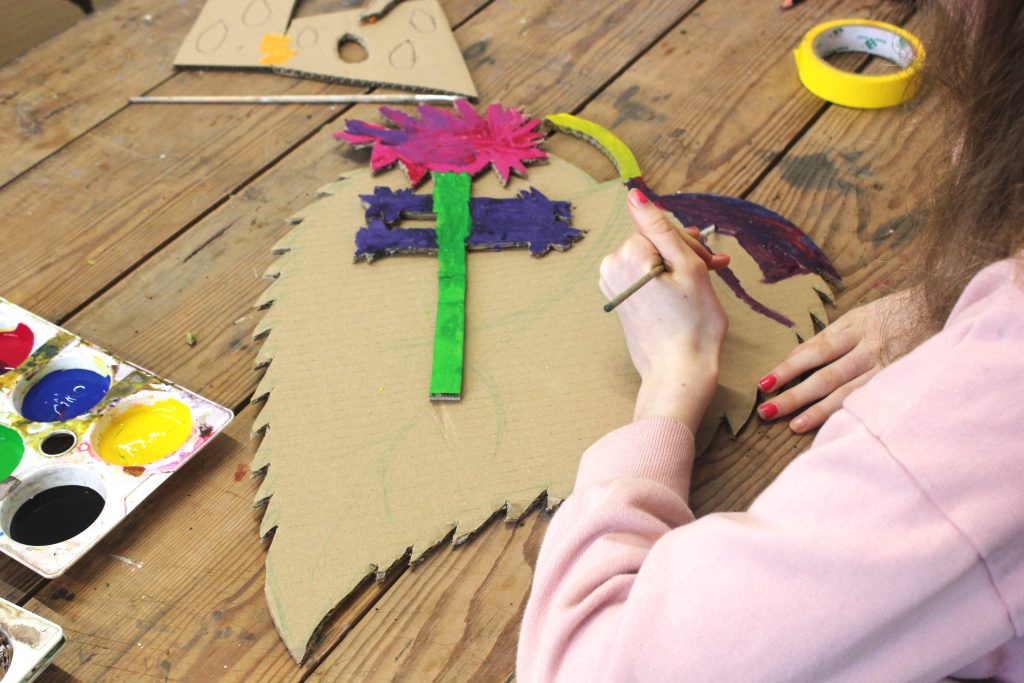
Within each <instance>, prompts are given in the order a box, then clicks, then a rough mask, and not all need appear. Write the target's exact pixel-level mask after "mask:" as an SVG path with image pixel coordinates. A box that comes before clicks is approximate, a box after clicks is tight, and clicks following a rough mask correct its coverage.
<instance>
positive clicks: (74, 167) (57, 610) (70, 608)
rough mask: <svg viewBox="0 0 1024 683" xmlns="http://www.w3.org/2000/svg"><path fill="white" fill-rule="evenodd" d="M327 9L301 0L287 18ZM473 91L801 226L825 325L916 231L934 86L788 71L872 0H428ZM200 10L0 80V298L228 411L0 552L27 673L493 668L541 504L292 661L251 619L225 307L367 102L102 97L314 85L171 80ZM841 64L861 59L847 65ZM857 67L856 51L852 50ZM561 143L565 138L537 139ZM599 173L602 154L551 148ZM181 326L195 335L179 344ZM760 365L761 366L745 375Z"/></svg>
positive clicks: (529, 558) (350, 164)
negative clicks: (890, 94) (48, 643)
mask: <svg viewBox="0 0 1024 683" xmlns="http://www.w3.org/2000/svg"><path fill="white" fill-rule="evenodd" d="M343 4H344V5H351V4H355V3H351V2H344V3H343V2H338V1H337V0H334V1H333V2H328V1H327V0H322V1H319V2H308V3H307V4H306V5H304V6H303V10H304V12H310V13H312V12H315V11H322V10H323V9H331V8H336V7H338V6H339V5H343ZM443 4H444V6H445V9H446V11H447V13H448V16H449V19H450V20H451V22H452V24H453V26H454V27H455V34H456V36H457V38H458V40H459V43H460V44H461V45H462V47H463V49H464V50H465V54H466V58H467V60H468V63H469V66H470V68H471V71H472V74H473V77H474V79H475V81H476V83H477V86H478V87H479V89H480V93H481V100H482V101H483V102H490V101H501V102H504V103H506V104H515V105H522V106H525V108H526V109H527V111H528V112H530V113H533V114H540V115H543V114H546V113H553V112H559V111H570V112H574V113H579V114H581V115H582V116H584V117H587V118H590V119H593V120H595V121H598V122H600V123H602V124H604V125H605V126H607V127H609V128H611V129H613V130H614V131H615V132H616V133H617V134H618V135H619V136H621V137H622V138H623V139H624V140H626V141H627V143H628V144H629V145H630V146H631V147H632V148H633V150H634V151H635V152H636V154H637V156H638V158H639V159H640V162H641V164H642V166H643V168H644V169H645V171H646V174H645V175H646V177H647V178H648V180H649V181H651V184H652V185H653V186H654V187H657V188H659V189H660V190H662V191H675V190H679V189H686V190H688V191H711V192H718V193H724V194H732V195H736V196H740V197H746V198H749V199H751V200H753V201H757V202H761V203H764V204H766V205H767V206H769V207H770V208H772V209H775V210H777V211H779V212H781V213H783V214H785V215H787V216H788V217H790V218H791V219H792V220H793V221H794V222H796V223H797V224H798V225H801V226H802V227H803V228H804V229H805V230H806V231H807V232H809V233H810V234H811V235H812V236H813V237H814V239H815V240H817V242H818V243H819V244H820V245H822V247H823V248H824V250H825V251H826V253H828V254H829V255H830V256H831V257H832V258H833V260H834V261H835V263H836V265H837V267H838V269H839V271H840V272H841V273H842V275H843V276H844V278H845V280H846V287H845V290H844V291H843V292H842V293H841V295H840V296H839V299H838V307H837V309H836V311H834V313H835V314H838V313H839V312H842V311H844V310H846V309H848V308H850V307H851V306H853V305H855V304H857V303H858V302H860V301H863V300H866V299H870V298H873V297H875V296H877V295H878V294H879V292H880V291H883V290H885V289H886V288H888V287H891V286H893V285H895V284H898V283H899V281H900V278H901V277H902V276H901V275H900V265H901V263H902V261H903V260H904V254H905V253H906V251H905V250H906V248H907V246H908V245H909V244H911V243H912V239H911V238H912V237H913V235H914V233H915V228H916V227H917V226H918V224H919V222H920V221H919V216H920V213H919V209H918V207H919V205H920V200H919V196H920V190H919V187H920V186H922V185H923V184H924V181H925V180H927V177H928V170H927V165H926V164H922V163H921V160H922V157H923V155H924V154H925V152H926V151H928V150H929V149H930V147H931V146H932V145H933V143H934V141H935V140H934V135H932V134H931V133H930V131H929V127H928V126H926V125H923V124H924V123H925V122H927V121H928V120H929V118H930V114H931V112H932V110H933V104H934V102H933V101H932V100H929V99H928V98H920V99H919V100H917V101H915V102H914V103H912V104H911V105H910V106H909V107H905V108H901V109H897V110H890V111H879V112H864V111H853V110H848V109H843V108H839V107H833V106H828V105H826V104H825V103H823V102H822V101H820V100H818V99H817V98H815V97H814V96H812V95H810V94H809V93H807V92H806V91H804V90H803V88H802V87H801V86H800V84H799V82H798V81H797V78H796V74H795V69H794V65H793V63H792V57H791V55H790V50H791V49H792V48H793V47H794V46H795V45H796V43H797V41H798V39H799V38H800V36H801V35H802V34H803V33H804V32H805V31H806V30H807V29H809V28H811V27H812V26H813V25H814V24H816V23H818V22H820V21H823V20H826V19H830V18H836V17H841V16H844V15H860V16H871V17H874V18H877V19H883V20H889V21H893V22H896V23H905V24H907V25H908V26H910V27H911V28H913V26H915V25H916V17H913V16H912V15H911V13H910V11H909V10H908V9H907V8H905V7H904V6H902V5H899V4H897V3H893V2H889V1H888V0H810V1H809V2H807V3H806V4H804V5H801V6H800V7H798V8H797V9H795V10H793V11H790V12H785V13H783V12H780V11H779V10H778V9H777V7H776V3H775V0H703V1H702V0H633V1H631V2H625V1H623V0H587V2H563V3H550V2H539V1H534V0H443ZM201 5H202V0H176V1H173V2H172V1H170V0H168V1H165V2H158V1H157V0H121V1H120V2H119V3H116V4H114V5H113V6H112V7H111V8H110V9H107V10H104V11H102V12H100V13H98V14H96V15H93V16H91V17H90V18H88V19H87V20H85V21H83V22H81V23H80V24H79V25H78V26H76V27H75V28H73V29H72V30H70V31H68V32H66V33H65V34H63V35H61V36H59V37H58V38H57V39H55V40H54V41H52V42H50V43H48V44H46V45H44V46H42V47H39V48H37V49H35V50H33V51H32V52H30V53H29V54H27V55H26V56H25V57H24V58H22V59H21V60H19V61H18V62H16V63H13V64H10V65H8V66H7V67H5V68H3V69H2V70H0V120H2V127H0V158H2V160H3V161H2V164H0V215H2V216H3V224H2V225H3V227H2V235H3V242H2V243H3V246H4V254H3V257H2V264H3V266H2V268H0V294H2V295H3V296H5V297H7V298H9V299H11V300H12V301H14V302H15V303H18V304H20V305H22V306H24V307H26V308H29V309H31V310H33V311H35V312H37V313H39V314H40V315H42V316H44V317H46V318H47V319H49V320H52V321H55V322H57V323H59V324H61V325H65V326H66V327H68V328H70V329H71V330H73V331H75V332H77V333H79V334H81V335H82V336H83V337H85V338H86V339H89V340H91V341H94V342H96V343H99V344H100V345H102V346H105V347H106V348H108V349H110V350H111V351H113V352H115V353H117V354H119V355H122V356H124V357H126V358H128V359H131V360H133V361H134V362H136V363H139V364H141V365H142V366H144V367H147V368H150V369H152V370H154V371H155V372H157V373H159V374H162V375H164V376H167V377H170V378H171V379H173V380H175V381H178V382H180V383H182V384H184V385H185V386H187V387H189V388H191V389H194V390H196V391H199V392H201V393H203V394H205V395H207V396H209V397H211V398H212V399H214V400H216V401H219V402H221V403H223V404H225V405H228V406H230V407H233V408H234V409H235V410H236V411H237V412H238V418H237V419H236V421H235V422H234V423H233V424H232V425H231V427H230V428H229V429H228V431H227V433H226V434H224V435H222V436H221V437H220V438H218V439H217V440H216V441H215V442H214V443H213V444H212V445H211V447H209V448H208V449H207V450H205V451H203V452H202V453H201V454H200V455H199V456H198V457H197V458H196V459H195V460H194V461H192V462H190V463H189V464H188V465H187V466H186V467H184V468H183V470H182V471H181V472H179V473H178V474H177V475H176V476H175V477H174V478H173V479H171V480H170V481H169V482H168V483H167V484H166V485H165V486H164V487H162V488H161V489H160V490H159V491H157V492H156V494H154V495H153V496H152V497H151V498H150V499H148V500H147V501H146V502H145V503H144V504H143V505H142V506H141V507H140V508H139V509H138V510H137V511H136V512H134V513H133V514H132V515H131V516H130V517H129V518H128V519H127V520H126V522H125V523H124V524H122V525H121V526H120V527H119V528H118V529H116V530H115V531H114V532H113V533H111V534H110V535H109V536H108V537H107V538H106V539H105V540H104V541H103V542H102V543H101V544H100V545H99V546H97V547H96V548H95V549H94V550H93V551H92V552H91V553H90V554H89V555H87V556H86V558H85V559H83V560H82V561H81V562H80V563H79V564H78V565H76V566H75V567H74V568H72V569H71V570H70V571H69V572H68V573H67V574H66V575H65V576H63V577H61V578H59V579H56V580H53V581H46V580H43V579H40V578H39V577H37V576H35V575H34V574H32V573H31V572H29V571H27V570H25V569H23V568H21V567H20V565H18V564H16V563H15V562H13V561H9V560H7V559H6V558H4V559H2V560H0V577H2V587H3V595H5V596H6V597H7V598H9V599H11V600H14V601H16V602H18V603H19V604H22V605H25V606H26V607H27V608H28V609H30V610H32V611H34V612H37V613H39V614H42V615H44V616H46V617H48V618H50V619H53V620H54V621H56V622H58V623H60V624H61V625H62V626H63V627H64V629H65V631H66V633H67V637H68V640H69V643H68V645H67V646H66V648H65V649H64V650H63V652H62V653H61V654H60V655H59V657H58V658H57V660H56V662H55V665H54V666H53V667H51V669H50V670H49V671H48V672H47V673H46V674H45V676H44V678H43V680H45V681H72V680H75V681H77V680H90V681H91V680H100V679H102V680H130V681H143V680H149V679H157V678H159V679H163V680H182V681H207V680H238V681H246V682H252V681H264V680H266V681H289V680H306V679H311V680H374V681H375V680H390V679H396V678H397V679H403V680H410V681H424V680H433V679H445V680H491V681H503V680H505V679H507V678H508V677H509V675H510V674H511V672H512V671H513V662H514V656H515V648H516V634H517V630H518V626H519V619H520V614H521V611H522V608H523V603H524V601H525V599H526V596H527V593H528V589H529V583H530V577H531V566H532V563H533V561H534V558H535V557H536V554H537V549H538V546H539V543H540V541H541V538H542V537H543V535H544V530H545V528H546V525H547V521H548V515H546V514H543V513H541V514H537V513H534V514H532V515H530V516H529V517H528V518H526V519H525V521H523V522H522V523H521V524H519V525H518V526H515V527H508V526H505V525H503V524H500V523H498V524H492V525H491V526H490V527H489V528H488V529H487V530H486V531H485V532H484V533H482V534H481V535H480V536H479V537H478V538H476V539H475V540H473V541H472V542H471V543H468V544H466V545H465V546H462V547H459V548H456V549H454V550H442V551H441V552H439V553H436V554H434V555H433V556H432V557H431V558H430V559H429V560H428V561H426V562H425V563H424V564H423V565H421V566H419V567H417V568H415V569H412V570H405V571H396V572H393V573H392V575H391V576H389V578H388V580H387V581H386V582H384V583H382V584H377V585H371V586H368V587H366V588H365V589H364V590H361V591H359V592H358V593H357V595H356V596H355V597H354V598H353V599H352V600H350V601H349V602H347V603H346V604H344V605H342V606H341V607H340V608H339V609H338V611H337V612H336V613H335V615H334V617H333V619H332V620H331V621H330V623H329V625H328V626H327V628H326V630H325V631H324V633H323V635H322V637H321V639H320V641H319V642H318V644H317V645H316V646H315V647H314V649H313V651H312V655H311V656H310V658H309V659H308V660H307V661H306V662H305V663H304V664H303V665H301V666H298V665H296V664H295V663H294V662H293V661H292V660H291V659H290V658H289V656H288V654H287V652H286V651H285V648H284V647H283V645H282V644H281V642H280V641H279V640H278V637H277V634H276V632H275V631H274V627H273V625H272V623H271V621H270V617H269V615H268V613H267V610H266V607H265V602H264V593H263V562H264V554H265V552H266V549H265V547H264V545H263V544H261V542H260V541H259V539H258V526H259V518H260V515H261V511H260V510H258V509H254V508H253V506H252V501H253V497H254V495H255V492H256V489H257V486H258V481H257V480H254V479H252V478H250V477H248V476H246V475H247V465H248V463H249V461H250V459H251V458H252V456H253V453H254V449H255V446H256V441H255V440H253V439H250V436H249V431H250V427H251V425H252V420H253V416H254V414H255V413H256V411H257V408H255V407H252V406H250V405H249V401H250V398H251V397H252V394H253V390H254V388H255V386H256V383H257V379H258V374H257V373H256V372H254V371H253V370H252V364H253V359H254V357H255V352H256V349H257V347H258V343H255V342H253V341H252V340H251V333H252V330H253V327H254V325H255V323H256V321H257V320H258V318H259V315H260V314H259V312H257V311H254V310H253V309H252V304H253V302H254V301H256V299H257V297H258V295H259V294H260V292H261V290H262V289H263V288H264V287H265V286H266V281H265V280H262V279H261V277H260V276H261V274H262V273H263V272H264V271H265V269H266V268H267V266H268V265H269V264H270V263H271V262H272V259H273V256H272V254H271V247H272V245H273V244H274V243H275V242H276V241H278V240H279V239H280V238H281V237H282V236H283V235H284V234H285V233H286V232H287V231H288V230H289V226H288V225H287V224H286V223H285V218H286V217H287V216H289V215H290V214H291V213H293V212H294V211H296V210H297V209H299V208H301V207H302V206H304V205H306V204H308V203H309V202H310V201H311V198H312V193H313V191H314V190H316V188H318V187H320V186H321V185H323V184H324V183H325V182H329V181H330V180H332V179H334V178H335V177H336V176H338V175H339V174H340V173H342V172H344V171H345V170H347V169H351V168H355V167H359V166H363V165H364V164H365V154H354V153H351V152H348V151H346V149H345V148H344V146H342V145H340V144H338V143H337V142H336V141H334V140H333V139H332V138H331V137H330V132H331V131H333V130H335V129H337V128H338V127H339V125H340V121H341V119H342V117H345V116H353V117H358V118H367V117H373V116H374V114H375V112H374V111H373V110H372V109H371V108H369V107H366V106H360V107H355V108H353V109H346V108H343V107H335V106H331V107H328V106H263V107H257V106H252V107H250V106H220V107H218V106H203V107H188V108H184V107H183V108H168V107H158V106H128V105H127V103H126V100H127V98H128V97H129V96H130V95H139V94H143V93H152V94H160V95H172V94H213V93H221V94H251V93H267V94H273V93H289V94H300V93H341V92H358V89H355V88H346V87H342V86H337V85H327V84H322V83H317V82H313V81H303V80H298V79H289V78H285V77H280V76H272V75H257V74H243V73H216V72H206V73H198V72H182V73H176V72H175V71H173V70H172V68H171V61H172V59H173V56H174V54H175V51H176V50H177V47H178V45H179V43H180V42H181V40H182V38H183V37H184V35H185V33H186V31H187V30H188V28H189V27H190V25H191V24H192V22H193V20H194V19H195V17H196V16H197V13H198V11H199V8H200V6H201ZM853 59H854V60H855V62H854V63H855V64H859V65H863V64H864V63H866V62H864V60H860V59H859V58H853ZM867 68H868V69H869V70H872V69H875V68H877V65H875V64H869V65H868V66H867ZM562 137H563V138H564V136H562ZM569 144H571V145H573V146H572V148H571V150H569V151H568V152H567V155H571V156H572V158H573V159H575V160H577V161H579V162H580V163H581V165H583V166H584V168H587V169H588V170H590V171H591V172H593V173H594V174H595V175H596V176H598V177H600V178H602V179H604V178H608V177H610V176H611V169H610V166H609V165H608V164H607V161H606V160H605V159H604V158H603V157H601V156H600V155H599V154H598V153H597V152H596V151H587V150H581V147H584V146H583V145H579V144H578V143H572V142H568V141H565V140H564V139H562V140H559V139H558V138H557V137H556V138H555V139H554V140H553V141H552V144H551V146H550V149H551V151H554V152H555V153H558V152H559V150H560V149H561V148H562V146H563V145H569ZM186 331H194V332H195V334H196V337H197V339H198V343H197V344H196V345H195V346H194V347H191V346H188V345H187V344H186V343H185V333H186ZM768 361H769V359H766V364H767V362H768ZM808 443H809V440H808V439H807V438H797V437H794V436H792V435H791V434H789V432H788V431H787V430H786V429H785V427H784V426H781V425H776V426H768V425H765V424H762V423H760V422H759V421H758V420H756V419H755V420H754V421H752V423H751V424H750V425H748V427H747V428H746V429H745V430H744V431H743V432H742V433H741V434H740V436H739V438H737V439H735V440H732V439H729V438H726V437H722V438H719V439H718V440H717V441H716V444H715V446H714V448H713V449H712V451H711V453H710V454H709V455H708V456H707V457H705V458H704V459H703V460H702V461H701V462H700V463H699V464H698V467H697V472H696V475H695V492H694V496H693V500H694V503H695V505H696V508H697V511H698V513H699V514H707V513H709V512H713V511H717V510H735V509H742V508H744V507H745V506H746V505H747V504H749V503H750V501H751V500H752V499H753V497H754V496H755V495H756V494H757V493H758V492H759V491H760V490H761V489H763V488H764V486H766V485H767V484H768V483H769V482H770V481H771V480H772V478H773V477H774V476H776V475H777V474H778V472H779V471H780V470H781V469H782V468H783V467H784V466H785V465H786V464H787V463H788V462H789V461H790V460H791V459H792V458H793V457H794V456H796V455H797V453H798V452H799V451H800V450H802V449H803V448H805V447H806V446H807V445H808Z"/></svg>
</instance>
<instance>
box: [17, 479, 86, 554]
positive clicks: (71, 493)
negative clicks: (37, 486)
mask: <svg viewBox="0 0 1024 683" xmlns="http://www.w3.org/2000/svg"><path fill="white" fill-rule="evenodd" d="M105 503H106V501H104V500H103V496H101V495H100V494H99V493H97V492H96V491H94V490H93V489H91V488H89V487H88V486H79V485H77V484H67V485H65V486H54V487H53V488H52V489H46V490H45V491H40V492H39V493H37V494H36V495H34V496H32V497H31V498H29V499H28V500H26V501H25V503H24V504H23V505H22V506H21V507H20V508H18V509H17V511H16V512H15V513H14V517H12V518H11V530H10V531H11V533H10V536H11V538H12V539H14V540H15V541H17V542H18V543H23V544H25V545H53V544H54V543H60V542H62V541H66V540H68V539H69V538H72V537H74V536H77V535H78V534H80V533H82V532H83V531H85V530H86V529H87V528H89V525H90V524H92V523H93V522H95V521H96V518H97V517H99V516H100V513H101V512H103V505H104V504H105Z"/></svg>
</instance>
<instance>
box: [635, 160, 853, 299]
mask: <svg viewBox="0 0 1024 683" xmlns="http://www.w3.org/2000/svg"><path fill="white" fill-rule="evenodd" d="M626 185H627V186H629V187H635V188H638V189H640V190H641V191H642V192H643V193H644V194H646V195H647V196H648V197H650V198H651V200H652V201H654V202H655V203H656V204H658V205H659V206H661V207H662V208H663V209H667V210H668V211H671V212H672V214H673V215H675V217H676V218H678V219H679V220H680V222H682V223H683V225H696V226H697V227H700V228H703V227H705V226H707V225H711V224H714V225H715V231H716V232H719V233H721V234H723V235H729V236H730V237H733V238H735V239H736V240H737V241H738V242H739V243H740V246H741V247H743V250H744V251H746V252H747V253H748V254H750V255H751V257H753V259H754V261H755V262H756V263H757V265H758V267H759V268H760V269H761V274H762V275H763V276H764V279H763V280H762V282H764V283H765V284H774V283H776V282H779V281H780V280H785V279H786V278H790V277H793V276H794V275H800V274H804V273H817V274H819V275H821V276H822V277H824V278H827V279H828V280H830V281H832V282H835V283H839V282H841V281H842V278H840V277H839V273H838V272H836V269H835V267H833V265H832V263H831V262H830V261H829V260H828V257H827V256H825V254H824V253H823V252H822V251H821V249H819V248H818V245H816V244H815V243H814V240H812V239H811V238H810V237H808V236H807V235H805V234H804V233H803V232H802V231H801V230H800V228H798V227H796V226H795V225H793V224H792V223H790V222H789V221H788V220H786V219H785V218H783V217H782V216H780V215H779V214H777V213H775V212H774V211H770V210H768V209H766V208H765V207H763V206H761V205H760V204H755V203H753V202H748V201H746V200H743V199H736V198H735V197H726V196H723V195H716V194H687V193H679V194H668V195H659V194H658V193H657V192H655V191H654V190H652V189H651V188H650V187H648V186H647V183H645V182H644V180H643V178H633V179H632V180H630V181H629V182H627V183H626Z"/></svg>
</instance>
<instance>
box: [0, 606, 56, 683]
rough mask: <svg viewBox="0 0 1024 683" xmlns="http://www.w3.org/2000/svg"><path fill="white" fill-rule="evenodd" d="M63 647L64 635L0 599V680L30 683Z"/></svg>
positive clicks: (48, 624) (38, 617)
mask: <svg viewBox="0 0 1024 683" xmlns="http://www.w3.org/2000/svg"><path fill="white" fill-rule="evenodd" d="M62 647H64V631H63V630H62V629H61V627H60V626H57V624H55V623H53V622H52V621H49V620H47V619H43V618H42V617H41V616H39V615H37V614H33V613H32V612H29V611H28V610H27V609H24V608H22V607H18V606H17V605H15V604H14V603H11V602H8V601H6V600H4V599H3V598H0V678H3V681H4V683H30V681H34V680H36V678H37V677H38V676H39V674H41V673H42V672H43V670H44V669H45V668H46V667H47V665H48V664H49V663H50V661H51V660H52V659H53V658H54V656H56V654H57V652H59V651H60V649H61V648H62Z"/></svg>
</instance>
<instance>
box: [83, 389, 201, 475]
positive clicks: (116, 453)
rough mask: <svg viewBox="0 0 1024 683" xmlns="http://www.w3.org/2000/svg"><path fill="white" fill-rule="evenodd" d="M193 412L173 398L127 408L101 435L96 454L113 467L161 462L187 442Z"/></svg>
mask: <svg viewBox="0 0 1024 683" xmlns="http://www.w3.org/2000/svg"><path fill="white" fill-rule="evenodd" d="M191 433H192V412H191V411H190V410H189V409H188V406H187V405H185V404H184V403H182V402H181V401H178V400H175V399H173V398H166V399H164V400H162V401H157V402H156V403H154V404H152V405H138V406H130V407H128V408H126V409H124V410H123V411H121V412H120V413H118V414H117V415H115V416H114V417H113V418H112V419H111V422H110V424H109V425H108V426H107V428H106V429H104V430H103V433H102V434H101V435H100V439H99V445H98V447H97V453H98V454H99V456H100V458H102V459H103V460H105V461H106V462H109V463H110V464H112V465H118V466H121V467H130V466H132V465H148V464H150V463H153V462H156V461H157V460H162V459H164V458H166V457H167V456H168V455H170V454H171V453H173V452H174V451H176V450H178V449H179V448H181V446H182V445H183V444H184V443H185V442H186V441H187V440H188V437H189V435H190V434H191Z"/></svg>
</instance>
